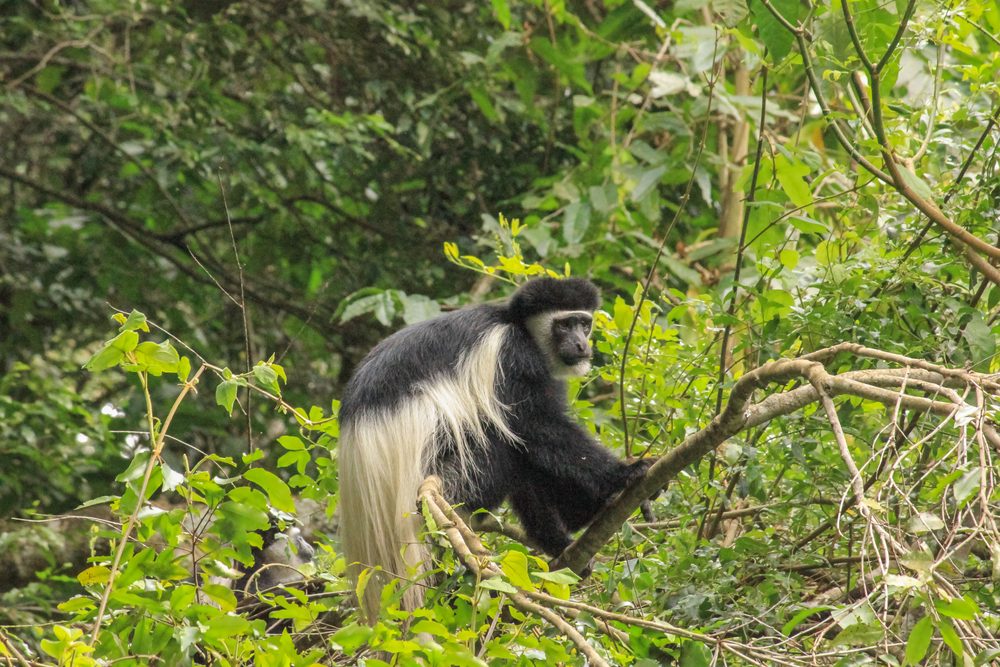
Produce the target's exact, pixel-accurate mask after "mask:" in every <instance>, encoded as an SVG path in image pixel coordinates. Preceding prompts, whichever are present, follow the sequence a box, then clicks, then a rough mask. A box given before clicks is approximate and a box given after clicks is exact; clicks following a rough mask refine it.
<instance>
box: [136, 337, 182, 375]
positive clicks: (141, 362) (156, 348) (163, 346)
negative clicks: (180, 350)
mask: <svg viewBox="0 0 1000 667" xmlns="http://www.w3.org/2000/svg"><path fill="white" fill-rule="evenodd" d="M135 363H136V364H137V365H138V366H139V367H140V368H141V369H142V370H144V371H146V372H148V373H149V374H150V375H154V376H160V375H162V374H164V373H176V372H177V365H178V364H179V363H180V355H179V354H177V350H176V349H174V346H173V345H171V344H170V341H169V340H165V341H163V342H162V343H154V342H152V341H146V342H144V343H139V345H138V346H136V348H135Z"/></svg>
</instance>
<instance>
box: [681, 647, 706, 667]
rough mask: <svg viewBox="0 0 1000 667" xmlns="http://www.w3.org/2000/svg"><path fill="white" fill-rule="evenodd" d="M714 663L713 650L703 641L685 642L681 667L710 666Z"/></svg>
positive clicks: (682, 648)
mask: <svg viewBox="0 0 1000 667" xmlns="http://www.w3.org/2000/svg"><path fill="white" fill-rule="evenodd" d="M710 664H712V652H711V651H710V650H709V649H708V647H707V646H705V645H704V644H702V643H701V642H695V641H689V642H685V643H684V646H682V647H681V659H680V665H681V667H708V666H709V665H710Z"/></svg>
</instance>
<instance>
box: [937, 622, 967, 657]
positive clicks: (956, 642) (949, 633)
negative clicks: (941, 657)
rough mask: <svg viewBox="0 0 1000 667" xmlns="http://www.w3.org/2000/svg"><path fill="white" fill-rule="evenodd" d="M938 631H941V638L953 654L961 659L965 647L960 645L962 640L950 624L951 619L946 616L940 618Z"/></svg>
mask: <svg viewBox="0 0 1000 667" xmlns="http://www.w3.org/2000/svg"><path fill="white" fill-rule="evenodd" d="M938 632H940V633H941V640H942V641H943V642H944V643H945V644H947V645H948V648H950V649H951V652H952V653H954V654H955V657H957V658H958V659H959V660H961V659H962V655H963V654H964V653H965V647H964V646H962V640H961V639H960V638H959V636H958V633H957V632H955V626H953V625H952V624H951V621H950V620H948V619H947V618H942V619H941V623H940V625H938Z"/></svg>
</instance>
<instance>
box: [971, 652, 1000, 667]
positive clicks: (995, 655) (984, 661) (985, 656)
mask: <svg viewBox="0 0 1000 667" xmlns="http://www.w3.org/2000/svg"><path fill="white" fill-rule="evenodd" d="M998 659H1000V648H988V649H986V650H985V651H982V652H981V653H980V654H979V655H977V656H976V659H975V661H973V663H972V664H973V665H975V667H980V665H992V664H994V662H995V661H996V660H998Z"/></svg>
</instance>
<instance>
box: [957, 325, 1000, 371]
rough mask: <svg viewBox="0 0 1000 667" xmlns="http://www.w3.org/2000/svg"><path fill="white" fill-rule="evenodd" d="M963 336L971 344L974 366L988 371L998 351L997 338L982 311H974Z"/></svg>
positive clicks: (970, 349) (970, 350)
mask: <svg viewBox="0 0 1000 667" xmlns="http://www.w3.org/2000/svg"><path fill="white" fill-rule="evenodd" d="M962 336H963V337H964V338H965V341H966V342H967V343H968V344H969V352H970V354H971V356H972V364H973V366H974V367H975V368H977V369H978V370H981V371H987V372H988V371H989V369H990V361H991V360H992V359H993V357H994V355H996V353H997V339H996V336H994V335H993V330H992V329H991V328H990V325H989V324H987V323H986V321H985V320H984V319H983V315H982V313H980V312H979V311H973V313H972V317H971V318H970V319H969V321H968V322H967V323H966V325H965V331H964V332H963V334H962Z"/></svg>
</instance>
